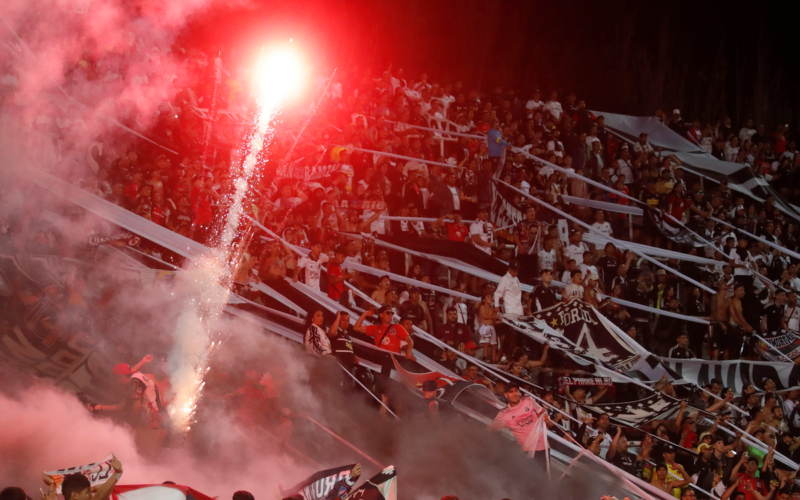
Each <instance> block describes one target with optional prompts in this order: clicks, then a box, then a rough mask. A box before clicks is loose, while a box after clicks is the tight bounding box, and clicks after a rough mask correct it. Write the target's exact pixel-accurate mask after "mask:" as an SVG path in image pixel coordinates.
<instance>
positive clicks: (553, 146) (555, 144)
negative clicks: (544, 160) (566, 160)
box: [547, 129, 564, 158]
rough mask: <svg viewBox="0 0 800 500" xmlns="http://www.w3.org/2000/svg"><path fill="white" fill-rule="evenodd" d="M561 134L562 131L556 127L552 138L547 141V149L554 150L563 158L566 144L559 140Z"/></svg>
mask: <svg viewBox="0 0 800 500" xmlns="http://www.w3.org/2000/svg"><path fill="white" fill-rule="evenodd" d="M560 135H561V131H560V130H558V129H556V130H553V134H552V136H551V137H552V139H550V140H549V141H547V151H553V152H554V153H555V154H556V156H557V157H559V158H563V157H564V144H563V143H562V142H561V141H559V140H558V137H559V136H560Z"/></svg>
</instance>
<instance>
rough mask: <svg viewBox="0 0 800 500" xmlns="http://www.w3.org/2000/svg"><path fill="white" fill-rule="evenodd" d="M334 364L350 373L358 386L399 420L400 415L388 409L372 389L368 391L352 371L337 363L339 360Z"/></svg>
mask: <svg viewBox="0 0 800 500" xmlns="http://www.w3.org/2000/svg"><path fill="white" fill-rule="evenodd" d="M336 364H337V365H339V368H341V369H342V370H344V372H345V373H346V374H348V375H350V377H351V378H352V379H353V380H355V381H356V383H357V384H358V385H360V386H361V387H362V388H363V389H364V390H365V391H367V394H369V395H370V396H372V397H373V398H374V399H375V401H377V402H378V403H380V404H381V406H383V407H384V408H386V411H388V412H389V413H391V414H392V416H393V417H394V418H396V419H397V420H400V417H398V416H397V415H396V414H395V413H394V412H393V411H392V410H391V409H389V407H388V406H386V403H384V402H383V401H381V399H380V398H379V397H378V396H376V395H375V394H373V393H372V391H370V390H369V389H367V387H366V386H365V385H364V384H362V383H361V381H360V380H358V378H356V376H355V375H353V374H352V373H350V370H348V369H347V368H345V367H344V366H342V364H341V363H339V362H337V363H336ZM401 422H402V420H401Z"/></svg>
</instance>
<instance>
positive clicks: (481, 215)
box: [469, 207, 494, 255]
mask: <svg viewBox="0 0 800 500" xmlns="http://www.w3.org/2000/svg"><path fill="white" fill-rule="evenodd" d="M469 235H470V239H472V244H473V245H475V247H477V248H478V250H481V251H482V252H486V253H487V254H489V255H491V254H492V244H493V242H494V224H492V223H491V222H489V210H488V209H487V208H485V207H481V208H479V209H478V220H476V221H475V222H473V223H472V224H471V225H470V226H469Z"/></svg>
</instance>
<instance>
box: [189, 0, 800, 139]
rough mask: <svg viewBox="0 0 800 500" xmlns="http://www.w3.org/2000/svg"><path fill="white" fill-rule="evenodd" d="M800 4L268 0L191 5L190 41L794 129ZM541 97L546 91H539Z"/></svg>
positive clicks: (524, 93) (234, 51) (630, 109)
mask: <svg viewBox="0 0 800 500" xmlns="http://www.w3.org/2000/svg"><path fill="white" fill-rule="evenodd" d="M797 11H798V8H797V7H790V6H785V5H779V4H777V3H774V4H772V5H765V6H761V5H758V4H756V3H751V4H737V3H720V2H630V1H629V2H625V1H618V2H614V1H606V2H599V1H594V2H541V1H524V0H523V1H520V0H505V1H493V2H489V1H475V0H460V1H452V0H446V1H445V0H439V1H433V2H431V1H429V0H428V1H420V0H410V1H389V0H348V1H344V2H341V1H335V2H334V1H318V0H315V1H269V2H257V3H255V4H250V5H249V6H248V7H243V6H242V5H237V6H232V7H217V8H215V10H214V11H213V12H210V13H206V14H204V15H201V16H197V18H196V19H194V20H193V21H192V23H191V24H190V28H189V29H188V30H187V32H186V33H184V36H183V37H182V40H183V42H184V43H186V44H187V45H197V46H198V47H202V48H205V49H208V50H217V49H219V48H220V47H221V48H222V50H223V51H224V52H225V53H227V54H228V56H229V57H236V56H237V55H240V56H241V55H243V54H250V53H253V52H254V51H255V50H257V47H259V46H260V45H262V44H264V43H265V41H269V40H271V39H288V38H290V37H291V38H294V39H295V41H297V42H298V43H299V44H301V45H302V47H303V48H304V50H305V51H307V52H308V53H309V54H310V56H311V57H312V59H313V60H314V61H315V66H316V68H318V69H319V70H320V71H321V72H330V71H332V69H333V68H334V67H340V68H345V69H348V68H354V67H359V68H370V69H371V70H372V72H373V75H374V74H375V73H376V72H380V71H383V70H384V69H387V68H388V67H389V65H392V67H393V68H404V69H405V74H406V77H407V78H409V77H412V76H416V75H418V74H419V72H421V71H427V73H428V74H429V79H430V80H431V81H438V82H442V83H449V82H452V81H455V80H457V79H458V80H462V81H463V82H464V85H465V87H467V88H473V87H474V88H478V89H480V90H481V91H484V92H487V91H490V90H491V88H492V87H493V86H494V85H500V86H502V87H503V88H504V89H506V88H507V87H511V88H513V89H514V90H515V91H516V93H517V94H518V95H519V96H521V97H523V98H527V97H528V96H529V94H530V92H531V91H532V90H533V89H534V88H540V89H541V90H542V91H543V92H549V91H550V90H551V89H554V90H558V91H559V92H561V93H565V92H569V91H575V92H576V93H577V94H578V96H579V98H585V99H586V100H587V104H588V106H589V107H590V108H591V109H598V110H604V111H615V112H623V113H630V114H638V115H650V114H652V113H653V111H655V109H656V108H659V107H660V108H663V109H670V110H671V109H672V108H675V107H678V108H681V110H682V111H683V115H684V118H687V119H692V118H695V117H698V118H700V119H701V120H702V121H704V122H710V123H716V121H717V120H719V119H721V118H722V117H723V116H724V115H725V114H728V115H730V116H731V118H732V119H733V121H734V125H739V124H740V123H741V122H742V121H744V120H745V119H746V118H747V117H753V118H755V119H756V121H757V122H762V123H764V124H765V125H767V127H772V126H774V125H775V124H777V123H778V122H788V123H791V124H792V129H793V130H797V117H798V111H800V101H799V100H798V97H797V96H798V90H800V70H798V65H799V64H800V58H798V56H797V51H798V43H797V35H796V34H795V32H796V30H797V28H796V25H797V23H796V19H797V16H796V14H797ZM544 97H546V95H545V96H544Z"/></svg>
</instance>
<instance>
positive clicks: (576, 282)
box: [561, 269, 584, 302]
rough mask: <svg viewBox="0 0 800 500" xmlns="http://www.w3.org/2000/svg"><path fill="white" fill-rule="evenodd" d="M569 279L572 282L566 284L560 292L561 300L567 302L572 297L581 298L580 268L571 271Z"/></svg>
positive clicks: (581, 281) (582, 291) (581, 276)
mask: <svg viewBox="0 0 800 500" xmlns="http://www.w3.org/2000/svg"><path fill="white" fill-rule="evenodd" d="M571 279H572V283H570V284H569V285H567V286H566V287H565V288H564V291H563V292H562V293H561V300H562V301H563V302H569V301H570V300H572V299H581V300H583V294H584V290H583V275H582V274H581V271H580V269H576V270H574V271H572V277H571Z"/></svg>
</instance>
